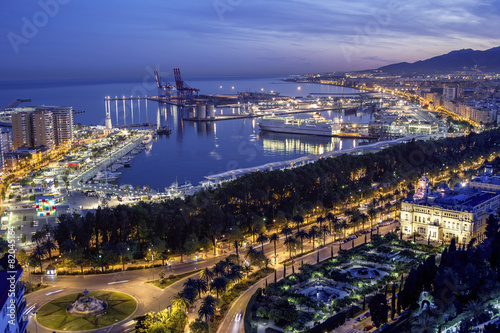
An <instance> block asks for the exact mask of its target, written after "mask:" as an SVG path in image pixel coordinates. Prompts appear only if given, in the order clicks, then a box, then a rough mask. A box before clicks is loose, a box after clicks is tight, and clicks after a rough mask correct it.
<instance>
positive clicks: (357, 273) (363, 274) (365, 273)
mask: <svg viewBox="0 0 500 333" xmlns="http://www.w3.org/2000/svg"><path fill="white" fill-rule="evenodd" d="M349 273H350V274H351V276H352V277H354V278H361V279H374V278H379V277H380V275H381V274H380V272H379V271H378V270H377V269H374V268H367V267H357V268H353V269H351V270H350V271H349Z"/></svg>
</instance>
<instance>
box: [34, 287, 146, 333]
mask: <svg viewBox="0 0 500 333" xmlns="http://www.w3.org/2000/svg"><path fill="white" fill-rule="evenodd" d="M83 296H84V295H83V293H77V294H71V295H67V296H63V297H59V298H57V299H55V300H53V301H50V302H49V303H47V304H45V305H44V306H42V307H41V308H40V310H38V313H37V315H36V319H37V321H38V323H40V325H43V326H45V327H47V328H49V329H51V330H59V331H86V330H93V329H97V328H101V327H106V326H109V325H113V324H116V323H117V322H120V321H122V320H124V319H126V318H127V317H129V316H130V315H131V314H132V313H134V311H135V309H136V308H137V302H136V301H135V299H134V298H133V297H131V296H129V295H126V294H123V293H119V292H114V291H106V290H97V291H91V292H89V296H93V297H97V298H99V299H102V300H104V301H106V302H107V304H108V307H107V308H106V310H104V312H102V313H99V314H95V315H91V316H85V317H77V316H73V315H70V314H68V313H67V312H66V307H67V306H68V305H70V304H71V303H73V302H74V301H75V300H76V299H78V298H81V297H83Z"/></svg>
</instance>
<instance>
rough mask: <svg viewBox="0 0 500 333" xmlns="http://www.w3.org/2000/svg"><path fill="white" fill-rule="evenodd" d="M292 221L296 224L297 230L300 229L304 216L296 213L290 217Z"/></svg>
mask: <svg viewBox="0 0 500 333" xmlns="http://www.w3.org/2000/svg"><path fill="white" fill-rule="evenodd" d="M292 221H293V222H294V223H295V224H296V225H297V232H298V231H300V225H301V224H302V223H304V218H303V217H302V216H300V215H299V214H297V215H295V216H294V217H293V218H292Z"/></svg>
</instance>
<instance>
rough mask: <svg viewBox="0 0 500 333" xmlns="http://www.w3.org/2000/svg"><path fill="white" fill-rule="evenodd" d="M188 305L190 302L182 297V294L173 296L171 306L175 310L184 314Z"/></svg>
mask: <svg viewBox="0 0 500 333" xmlns="http://www.w3.org/2000/svg"><path fill="white" fill-rule="evenodd" d="M190 305H191V301H190V300H189V299H187V298H186V297H184V295H182V293H177V295H175V296H174V302H173V306H174V307H175V308H177V309H179V310H182V311H184V312H186V310H187V308H189V306H190Z"/></svg>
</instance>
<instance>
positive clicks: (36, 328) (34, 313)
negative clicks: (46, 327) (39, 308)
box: [33, 312, 38, 333]
mask: <svg viewBox="0 0 500 333" xmlns="http://www.w3.org/2000/svg"><path fill="white" fill-rule="evenodd" d="M37 314H38V312H33V319H35V333H38V322H37V321H36V315H37Z"/></svg>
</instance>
